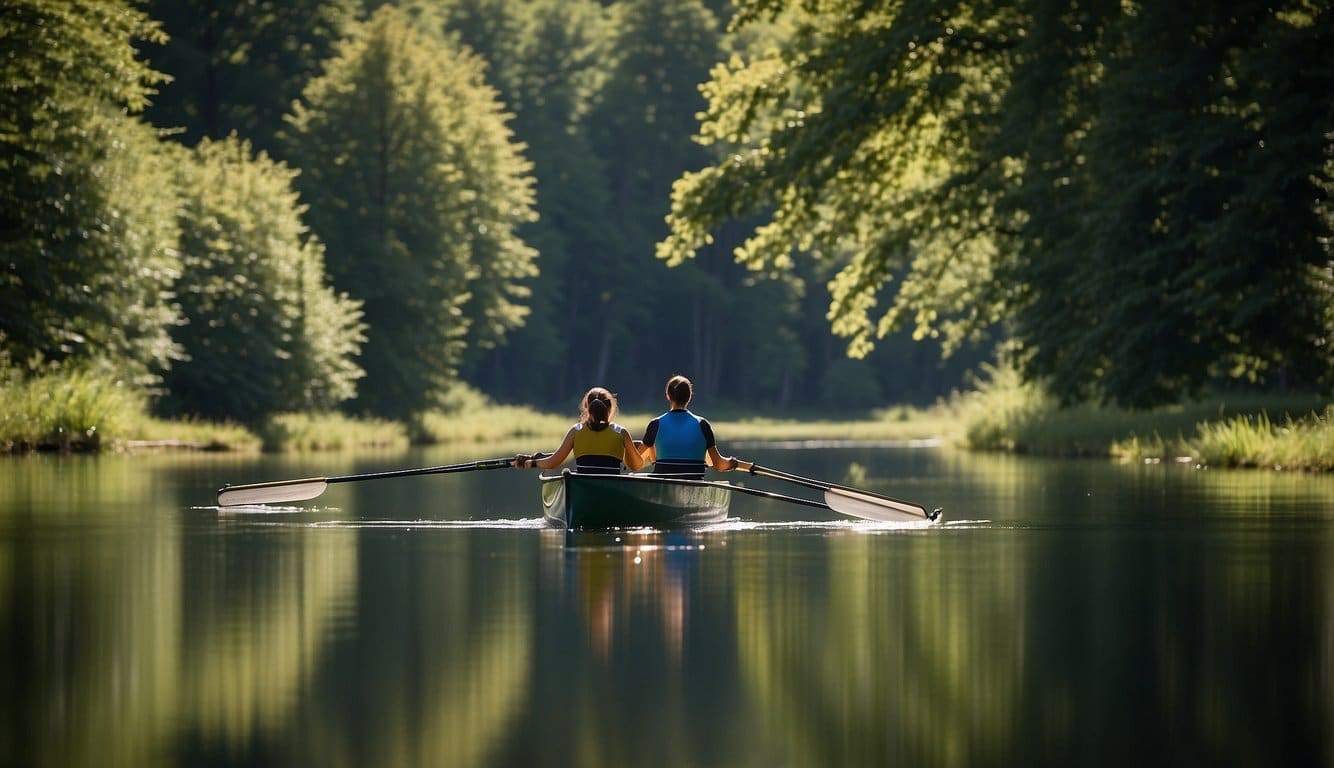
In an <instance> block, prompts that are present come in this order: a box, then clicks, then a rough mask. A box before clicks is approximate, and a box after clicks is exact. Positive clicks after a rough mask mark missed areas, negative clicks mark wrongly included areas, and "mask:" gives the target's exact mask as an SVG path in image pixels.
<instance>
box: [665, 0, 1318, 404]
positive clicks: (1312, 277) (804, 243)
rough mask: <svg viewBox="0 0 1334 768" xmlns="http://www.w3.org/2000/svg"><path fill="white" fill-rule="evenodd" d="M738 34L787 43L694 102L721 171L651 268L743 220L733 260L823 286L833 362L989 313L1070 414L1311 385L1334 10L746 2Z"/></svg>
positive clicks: (686, 187)
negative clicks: (762, 25)
mask: <svg viewBox="0 0 1334 768" xmlns="http://www.w3.org/2000/svg"><path fill="white" fill-rule="evenodd" d="M756 20H772V21H774V22H775V27H781V28H783V29H785V30H786V34H784V35H781V36H778V37H776V38H775V37H772V36H767V37H766V36H760V40H759V42H758V43H757V44H756V45H755V46H753V47H752V49H751V50H750V51H749V52H748V54H747V55H746V56H744V57H742V56H736V57H733V59H732V60H731V61H729V62H728V63H727V64H726V65H722V66H719V67H717V68H715V69H714V71H713V73H712V79H711V80H710V82H709V83H707V84H706V86H705V93H706V95H707V96H708V99H709V107H708V110H707V112H706V113H705V116H704V122H703V124H702V125H701V128H700V131H699V134H700V140H701V141H703V142H704V143H705V144H708V145H715V146H720V147H722V148H723V152H725V154H723V155H720V159H719V161H718V162H716V163H715V164H714V165H713V166H711V167H708V168H705V169H703V170H701V171H698V172H695V173H689V174H686V175H684V176H683V177H682V178H681V180H680V181H679V182H678V183H677V184H676V186H675V188H674V190H673V207H672V214H671V217H670V223H671V230H672V231H671V234H670V235H669V236H668V237H667V238H666V239H665V240H663V242H662V243H660V244H659V247H658V254H659V256H661V257H662V258H664V259H666V260H667V261H668V262H670V263H681V262H682V261H684V260H685V259H687V258H689V257H691V256H692V255H693V254H694V253H695V251H696V250H697V249H699V248H700V247H702V246H705V245H707V244H708V243H710V242H711V240H712V238H713V237H714V236H715V234H716V233H717V232H718V231H719V230H720V228H722V226H723V224H724V223H725V222H728V221H733V220H738V219H744V218H746V217H751V216H757V217H759V220H760V222H761V223H760V224H759V225H758V226H755V227H752V232H751V234H750V236H749V237H748V239H747V240H746V241H745V243H744V244H742V245H741V246H740V247H739V248H737V249H736V250H735V255H736V258H737V259H738V260H739V261H741V262H743V263H745V264H747V265H748V266H750V267H751V268H753V269H757V270H790V269H791V268H792V267H793V260H792V255H791V254H792V252H793V251H794V250H799V251H806V252H810V253H812V254H813V255H814V256H815V257H816V258H817V259H819V260H820V261H821V262H823V263H826V264H830V265H833V266H836V267H837V268H838V270H839V271H838V273H837V274H836V275H835V276H834V278H833V279H832V280H831V282H830V289H831V293H832V303H831V309H830V316H831V318H832V320H833V328H834V330H835V331H836V332H837V333H839V334H842V335H844V336H848V337H850V339H851V346H850V351H851V352H852V353H853V354H863V353H865V352H866V351H868V350H869V349H870V347H871V345H872V343H873V341H874V340H875V339H877V338H881V337H884V336H885V335H886V334H889V333H891V332H894V331H895V330H897V329H900V328H903V327H909V326H911V327H913V329H914V334H915V336H916V337H918V338H937V337H939V338H941V339H943V340H944V341H945V343H946V346H947V348H949V347H951V346H952V345H954V344H957V343H959V342H960V341H962V340H965V339H969V338H974V337H975V335H976V334H977V333H978V332H979V331H980V330H982V329H984V328H986V327H988V326H991V325H993V324H995V323H997V322H999V321H1000V320H1001V319H1002V318H1006V319H1009V320H1011V321H1012V324H1011V328H1012V331H1013V333H1014V335H1015V336H1016V338H1017V340H1018V341H1019V342H1020V344H1021V347H1020V350H1021V352H1020V360H1021V362H1022V366H1023V370H1024V373H1025V375H1026V376H1027V377H1028V378H1029V379H1031V380H1037V379H1044V380H1046V381H1047V382H1048V383H1049V386H1050V387H1051V388H1052V391H1053V392H1054V393H1055V394H1056V395H1057V396H1058V398H1059V399H1061V400H1062V401H1070V400H1076V399H1081V398H1088V397H1097V398H1104V399H1108V400H1113V401H1117V402H1120V403H1124V404H1130V405H1150V404H1153V403H1158V402H1163V401H1167V400H1172V399H1174V398H1176V397H1179V396H1181V395H1182V394H1192V393H1196V392H1198V391H1199V390H1200V389H1201V388H1202V387H1204V386H1205V385H1207V384H1209V383H1211V382H1215V381H1220V380H1241V381H1244V382H1248V383H1260V384H1263V383H1268V384H1276V383H1277V384H1286V385H1288V386H1298V385H1328V383H1329V376H1330V374H1331V365H1330V363H1331V360H1330V356H1329V355H1312V354H1310V351H1311V350H1312V349H1317V348H1328V344H1329V340H1328V338H1329V337H1328V334H1329V330H1328V329H1329V326H1328V324H1327V321H1326V318H1327V317H1328V312H1329V306H1330V291H1329V289H1328V285H1329V280H1328V277H1327V275H1328V270H1329V254H1328V251H1327V250H1322V249H1321V245H1320V244H1321V240H1322V238H1325V237H1328V234H1329V231H1330V230H1329V224H1328V222H1327V221H1321V219H1320V216H1319V213H1318V208H1319V206H1320V205H1321V204H1322V201H1323V200H1325V199H1326V197H1327V194H1328V193H1327V189H1328V187H1327V181H1326V180H1327V179H1328V168H1327V166H1326V162H1327V160H1326V158H1327V154H1326V153H1327V148H1328V145H1329V142H1328V139H1327V138H1325V136H1324V134H1325V132H1327V131H1328V116H1329V115H1330V114H1331V113H1332V112H1334V65H1332V64H1331V63H1330V59H1329V57H1328V56H1325V55H1323V54H1322V52H1323V51H1328V50H1329V49H1330V47H1331V43H1334V34H1332V33H1334V10H1331V8H1330V7H1329V6H1328V5H1327V4H1317V5H1316V6H1314V7H1311V6H1308V5H1307V4H1304V3H1300V2H1290V3H1281V4H1279V5H1278V6H1274V5H1273V4H1260V3H1244V4H1241V5H1237V4H1235V3H1214V4H1205V5H1204V6H1201V7H1195V6H1192V7H1190V8H1185V7H1180V6H1177V5H1173V4H1161V3H1159V4H1133V3H1129V4H1128V3H1093V4H1091V5H1089V4H1079V5H1076V4H1074V3H1071V2H1068V0H1066V1H1057V0H1028V1H1026V2H1022V3H1018V4H1014V3H989V2H983V3H968V4H962V3H959V4H951V3H947V4H944V5H942V4H938V3H935V4H919V5H914V4H889V3H850V2H846V0H821V1H820V2H812V3H804V4H802V5H801V6H800V7H799V8H793V9H786V10H785V9H784V8H783V7H782V6H781V5H779V4H775V3H771V2H767V1H766V0H752V1H751V2H743V3H740V4H739V15H738V18H737V21H736V22H735V23H737V24H746V23H755V22H756ZM1313 202H1314V203H1315V205H1314V206H1313V205H1312V203H1313ZM1321 275H1325V277H1323V278H1322V277H1321ZM886 286H890V287H891V289H892V290H890V291H884V290H883V289H884V288H885V287H886Z"/></svg>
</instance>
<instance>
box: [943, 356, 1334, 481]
mask: <svg viewBox="0 0 1334 768" xmlns="http://www.w3.org/2000/svg"><path fill="white" fill-rule="evenodd" d="M988 373H989V377H988V378H987V379H986V380H984V381H981V382H978V385H977V388H976V389H975V390H974V391H971V392H968V393H964V394H961V395H956V396H955V397H954V398H953V399H952V400H951V403H950V405H951V407H952V408H954V409H955V411H956V412H957V413H958V415H959V418H960V421H961V422H962V424H963V430H962V434H961V436H960V439H959V442H960V443H961V444H962V445H963V446H965V447H967V448H972V449H978V450H1002V451H1013V452H1018V453H1034V454H1043V455H1052V456H1115V457H1119V458H1123V459H1132V460H1139V459H1162V458H1176V457H1186V456H1189V457H1191V458H1192V459H1193V460H1195V461H1198V462H1200V463H1205V464H1210V465H1214V466H1281V467H1287V468H1307V469H1329V468H1330V460H1329V452H1330V450H1331V447H1330V442H1329V441H1330V418H1331V417H1330V412H1331V411H1330V409H1329V408H1326V404H1325V403H1324V401H1323V400H1322V399H1321V398H1319V397H1315V396H1310V395H1269V396H1266V395H1254V394H1244V395H1215V396H1212V397H1209V398H1207V399H1205V400H1201V401H1197V402H1190V403H1184V404H1180V405H1173V406H1166V407H1162V408H1155V409H1151V410H1139V411H1136V410H1128V409H1124V408H1117V407H1110V406H1099V405H1091V404H1084V405H1076V406H1071V407H1066V408H1062V407H1060V405H1059V403H1057V402H1056V400H1055V399H1054V398H1052V397H1051V396H1050V395H1048V394H1046V393H1045V392H1044V391H1043V390H1042V389H1041V387H1039V386H1037V385H1034V384H1027V383H1023V382H1021V381H1020V380H1019V376H1018V374H1017V373H1015V372H1014V371H1013V370H1011V369H1008V368H993V369H989V370H988ZM1322 409H1323V413H1322Z"/></svg>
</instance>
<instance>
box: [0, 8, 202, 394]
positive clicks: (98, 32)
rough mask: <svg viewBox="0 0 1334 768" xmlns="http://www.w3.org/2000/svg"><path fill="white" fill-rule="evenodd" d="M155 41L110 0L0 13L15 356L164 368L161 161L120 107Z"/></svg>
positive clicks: (0, 260)
mask: <svg viewBox="0 0 1334 768" xmlns="http://www.w3.org/2000/svg"><path fill="white" fill-rule="evenodd" d="M143 39H154V40H155V39H159V37H158V32H157V29H156V27H155V26H154V25H153V24H152V23H151V22H149V21H148V19H147V17H145V16H144V15H143V14H142V13H140V12H138V11H137V10H133V9H132V8H130V7H128V6H127V5H125V4H122V3H112V2H62V3H55V2H39V1H38V0H22V1H21V2H16V3H11V4H9V5H8V6H7V7H6V10H5V13H4V15H3V17H2V18H0V74H2V75H3V77H2V79H3V81H4V82H5V88H4V89H3V90H0V198H3V199H4V201H5V204H4V206H3V208H0V264H3V268H2V269H3V271H0V331H3V332H4V334H5V335H6V337H7V339H6V342H5V343H6V345H7V348H8V349H9V351H10V352H11V353H12V356H13V357H14V358H15V360H16V361H19V362H26V361H28V360H30V359H33V358H39V357H40V358H46V359H49V360H55V361H60V360H65V359H90V358H92V357H101V358H104V359H109V360H113V361H115V362H116V363H117V367H118V369H119V370H120V371H121V372H123V373H125V374H128V375H130V376H131V377H133V378H134V379H136V380H137V381H140V382H148V381H151V380H152V375H151V374H152V373H154V372H155V371H157V370H160V369H161V368H163V367H164V366H166V365H167V363H168V362H169V360H170V359H171V358H172V357H173V355H174V354H175V350H174V348H173V346H172V344H171V342H170V339H169V337H168V334H167V329H168V327H169V326H170V325H171V324H173V323H174V322H175V321H176V319H177V312H176V308H175V306H174V305H173V304H172V303H171V301H170V293H169V290H170V287H171V283H172V281H173V280H174V279H175V277H176V273H177V261H176V257H175V253H174V251H173V246H174V244H175V238H176V230H175V200H174V197H173V195H174V189H173V184H172V178H171V165H172V164H173V162H174V159H173V158H171V157H169V153H168V152H167V151H166V149H164V148H163V147H161V146H160V145H159V142H158V140H157V138H156V136H155V135H154V134H153V132H152V131H151V130H150V129H149V128H147V127H146V126H144V125H142V124H141V123H139V122H138V121H137V120H135V119H134V118H132V117H129V116H127V114H126V113H127V112H132V111H136V110H138V109H140V108H142V107H143V105H144V103H145V99H146V98H147V96H148V94H149V93H150V91H151V88H152V86H153V84H155V83H156V82H158V81H159V79H160V76H159V75H157V74H156V73H154V72H152V71H151V70H150V69H148V67H146V66H145V65H144V64H142V63H141V62H139V61H137V60H136V59H135V50H134V42H135V41H137V40H143Z"/></svg>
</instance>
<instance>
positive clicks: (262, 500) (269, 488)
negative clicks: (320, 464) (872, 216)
mask: <svg viewBox="0 0 1334 768" xmlns="http://www.w3.org/2000/svg"><path fill="white" fill-rule="evenodd" d="M328 487H329V484H328V483H327V482H326V481H325V479H324V478H322V477H314V478H310V479H308V480H293V481H291V482H285V483H255V484H254V485H236V486H228V487H226V488H223V489H222V490H220V491H218V506H220V507H242V506H250V505H254V504H282V503H285V502H290V501H308V500H310V499H313V498H315V497H316V496H319V495H320V494H322V493H324V489H325V488H328Z"/></svg>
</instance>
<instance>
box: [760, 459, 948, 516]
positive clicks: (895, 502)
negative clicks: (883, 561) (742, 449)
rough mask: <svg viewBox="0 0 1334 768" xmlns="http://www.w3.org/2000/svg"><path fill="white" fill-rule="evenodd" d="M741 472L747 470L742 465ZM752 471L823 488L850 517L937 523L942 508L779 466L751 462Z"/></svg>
mask: <svg viewBox="0 0 1334 768" xmlns="http://www.w3.org/2000/svg"><path fill="white" fill-rule="evenodd" d="M742 471H747V470H746V469H745V468H742ZM749 472H750V473H751V474H752V475H763V476H764V477H772V478H774V479H776V480H786V481H787V482H789V483H796V484H797V485H803V486H805V487H807V488H814V489H815V490H817V491H824V500H825V503H826V504H828V505H829V508H830V509H832V510H834V511H835V512H838V513H840V514H844V515H848V516H849V517H860V518H862V519H864V520H879V521H882V522H890V523H903V522H921V521H923V520H926V521H930V522H934V521H935V520H936V519H938V518H939V517H940V513H941V509H940V508H939V507H937V508H936V509H934V510H932V511H930V512H928V511H927V509H926V507H923V506H922V505H921V504H916V503H914V502H911V501H904V500H902V499H895V498H892V497H889V496H883V495H881V494H878V493H872V492H870V491H863V490H860V489H858V488H849V487H847V486H845V485H837V484H835V483H826V482H823V481H821V480H813V479H811V478H809V477H802V476H801V475H794V474H791V473H789V472H783V471H781V470H777V469H770V468H768V467H761V466H760V465H759V464H756V463H754V462H751V464H750V467H749Z"/></svg>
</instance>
